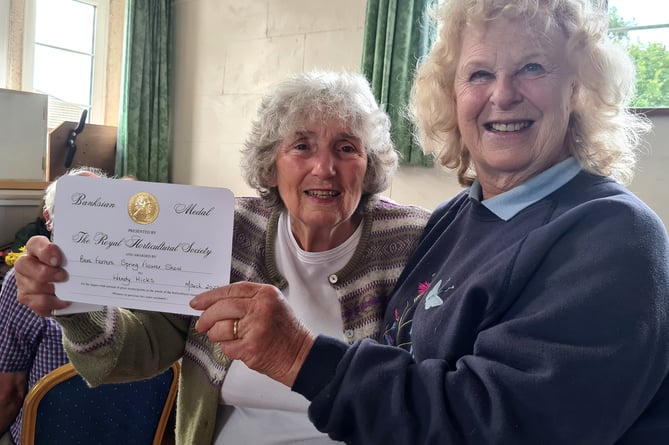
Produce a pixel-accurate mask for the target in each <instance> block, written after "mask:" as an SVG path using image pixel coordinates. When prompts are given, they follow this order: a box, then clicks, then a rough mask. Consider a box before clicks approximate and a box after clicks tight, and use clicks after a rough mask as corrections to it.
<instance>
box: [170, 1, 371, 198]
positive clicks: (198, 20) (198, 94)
mask: <svg viewBox="0 0 669 445" xmlns="http://www.w3.org/2000/svg"><path fill="white" fill-rule="evenodd" d="M364 15H365V2H364V1H361V0H337V1H331V0H182V1H179V0H177V2H176V26H175V34H176V39H175V41H176V48H175V49H176V55H175V67H176V73H175V77H176V80H175V82H174V107H173V110H174V134H173V141H174V158H173V163H172V165H173V168H172V181H173V182H176V183H190V184H197V185H210V186H223V187H228V188H230V189H231V190H232V191H233V192H234V193H235V194H236V195H248V194H255V191H254V190H252V189H250V188H248V187H247V186H246V185H245V184H244V183H243V181H242V180H241V177H240V174H239V168H238V165H239V149H240V147H241V144H242V142H243V141H244V138H245V135H246V133H247V132H248V130H249V128H250V122H251V120H252V118H253V116H254V115H255V110H256V107H257V105H258V102H259V100H260V97H261V95H262V93H264V92H265V91H266V90H267V89H268V88H269V86H270V85H271V84H273V83H274V82H276V81H278V80H281V79H283V78H284V77H286V76H287V75H288V74H290V73H295V72H301V71H306V70H309V69H312V68H323V69H328V68H332V69H349V70H353V71H358V70H359V67H360V58H361V54H362V31H363V23H364Z"/></svg>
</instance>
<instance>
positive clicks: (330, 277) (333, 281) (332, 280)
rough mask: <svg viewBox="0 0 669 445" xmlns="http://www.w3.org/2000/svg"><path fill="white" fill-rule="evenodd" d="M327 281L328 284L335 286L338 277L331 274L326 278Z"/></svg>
mask: <svg viewBox="0 0 669 445" xmlns="http://www.w3.org/2000/svg"><path fill="white" fill-rule="evenodd" d="M328 281H329V282H330V284H337V281H339V277H337V275H336V274H332V275H330V276H329V277H328Z"/></svg>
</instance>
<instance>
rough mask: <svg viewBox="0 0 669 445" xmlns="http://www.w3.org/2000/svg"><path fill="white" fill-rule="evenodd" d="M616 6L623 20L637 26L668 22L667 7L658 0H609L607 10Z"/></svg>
mask: <svg viewBox="0 0 669 445" xmlns="http://www.w3.org/2000/svg"><path fill="white" fill-rule="evenodd" d="M613 8H616V10H617V11H618V15H620V16H621V17H623V18H624V19H625V21H627V22H632V23H634V24H635V25H637V26H647V25H659V24H662V23H667V22H669V7H667V6H666V3H665V2H662V1H658V0H609V11H610V10H611V9H613Z"/></svg>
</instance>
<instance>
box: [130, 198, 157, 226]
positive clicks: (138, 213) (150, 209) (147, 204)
mask: <svg viewBox="0 0 669 445" xmlns="http://www.w3.org/2000/svg"><path fill="white" fill-rule="evenodd" d="M158 212H160V206H159V205H158V200H157V199H156V197H155V196H153V195H152V194H151V193H148V192H139V193H135V194H134V195H132V197H131V198H130V201H128V215H130V218H132V220H133V221H135V222H136V223H138V224H151V223H152V222H154V221H155V220H156V218H157V217H158Z"/></svg>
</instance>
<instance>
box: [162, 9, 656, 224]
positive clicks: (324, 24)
mask: <svg viewBox="0 0 669 445" xmlns="http://www.w3.org/2000/svg"><path fill="white" fill-rule="evenodd" d="M365 3H366V2H365V1H364V0H337V1H332V0H177V2H176V28H175V32H176V42H177V43H176V55H175V59H176V60H175V67H176V73H175V77H176V79H175V82H174V86H173V87H174V108H173V110H174V134H173V140H174V158H173V163H172V181H173V182H176V183H184V184H196V185H208V186H221V187H227V188H229V189H231V190H232V191H233V192H234V193H235V194H236V195H249V194H255V191H254V190H252V189H250V188H248V187H247V186H246V185H245V184H244V182H243V180H242V179H241V176H240V173H239V168H238V165H239V154H238V153H239V149H240V147H241V144H242V142H243V140H244V137H245V135H246V133H247V131H248V130H249V126H250V121H251V119H252V118H253V116H254V114H255V108H256V106H257V104H258V101H259V98H260V95H261V94H262V93H263V92H264V91H265V90H266V89H267V88H268V87H269V86H270V85H271V84H272V83H274V82H276V81H278V80H281V79H282V78H284V77H285V76H286V75H288V74H289V73H294V72H300V71H305V70H309V69H312V68H333V69H340V68H343V69H349V70H353V71H358V70H359V69H360V59H361V56H362V39H363V27H364V16H365ZM653 120H654V121H655V123H656V131H655V134H653V135H651V136H650V137H649V139H648V141H649V144H650V146H651V147H652V152H650V153H647V154H644V155H642V156H641V162H640V172H639V174H638V175H637V177H636V179H635V180H634V183H633V184H632V185H631V189H632V190H633V191H634V192H636V193H637V194H638V195H639V196H640V197H641V198H642V199H644V200H645V201H646V202H647V203H648V204H649V205H650V206H651V207H652V208H654V209H655V210H656V212H658V214H660V216H661V217H662V218H663V220H664V221H665V224H666V225H669V202H667V201H668V200H667V199H666V197H665V194H666V192H665V190H667V189H668V188H667V185H668V184H667V182H668V181H667V177H668V176H667V175H668V174H667V172H669V152H668V150H669V148H667V144H666V143H665V142H664V141H667V140H669V116H660V117H655V118H653ZM460 190H461V188H460V186H459V185H458V184H457V180H456V179H455V175H454V174H453V173H451V172H445V171H442V170H440V169H437V168H435V169H426V168H418V167H402V168H401V169H400V171H399V173H398V175H397V177H396V179H395V181H394V182H393V185H392V187H391V188H390V190H388V191H387V192H386V194H387V195H389V196H391V197H392V198H393V199H395V200H397V201H399V202H403V203H415V204H419V205H422V206H424V207H426V208H429V209H433V208H434V207H435V206H436V205H437V204H438V203H440V202H441V201H443V200H445V199H447V198H450V197H451V196H453V195H454V194H456V193H457V192H458V191H460Z"/></svg>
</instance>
